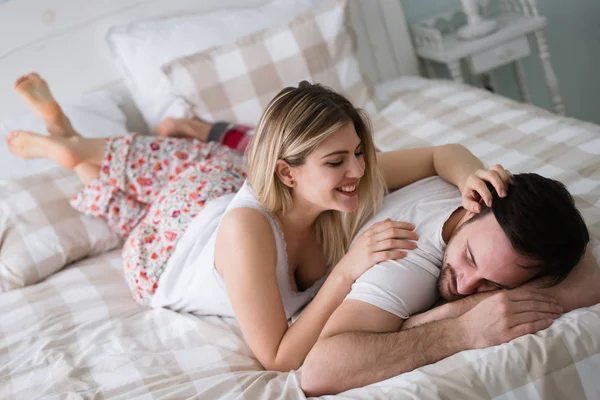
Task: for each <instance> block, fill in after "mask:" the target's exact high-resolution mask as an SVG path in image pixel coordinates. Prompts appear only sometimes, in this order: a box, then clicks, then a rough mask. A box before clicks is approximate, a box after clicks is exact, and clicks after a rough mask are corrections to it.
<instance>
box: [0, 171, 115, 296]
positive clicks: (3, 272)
mask: <svg viewBox="0 0 600 400" xmlns="http://www.w3.org/2000/svg"><path fill="white" fill-rule="evenodd" d="M80 187H81V183H80V181H79V179H78V178H77V176H76V175H75V174H73V172H71V171H68V170H65V169H62V168H55V169H50V170H48V171H45V172H41V173H38V174H36V175H31V176H26V177H22V178H19V179H13V180H1V181H0V293H1V292H6V291H9V290H13V289H18V288H22V287H25V286H27V285H32V284H35V283H37V282H39V281H41V280H43V279H45V278H46V277H48V276H49V275H51V274H53V273H54V272H56V271H58V270H59V269H61V268H63V267H64V266H65V265H67V264H69V263H72V262H74V261H77V260H79V259H82V258H84V257H87V256H91V255H95V254H99V253H103V252H105V251H108V250H111V249H114V248H116V247H117V246H119V245H120V239H119V238H118V237H117V235H116V234H114V233H113V232H112V231H111V230H110V228H109V227H108V225H107V224H106V222H105V221H103V220H101V219H99V218H94V217H89V216H85V215H83V214H80V213H79V212H78V211H76V210H75V209H73V208H72V207H71V206H70V204H69V200H70V198H71V197H72V196H74V195H75V194H76V193H77V191H78V190H79V189H80Z"/></svg>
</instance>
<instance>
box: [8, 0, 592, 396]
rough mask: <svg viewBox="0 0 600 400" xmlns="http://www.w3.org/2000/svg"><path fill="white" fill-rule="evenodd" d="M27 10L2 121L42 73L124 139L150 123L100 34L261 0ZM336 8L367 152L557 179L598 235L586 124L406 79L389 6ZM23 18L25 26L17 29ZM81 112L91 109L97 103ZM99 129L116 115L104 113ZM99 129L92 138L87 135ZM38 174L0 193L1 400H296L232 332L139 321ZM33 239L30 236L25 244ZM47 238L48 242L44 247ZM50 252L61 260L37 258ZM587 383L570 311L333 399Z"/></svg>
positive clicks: (197, 321) (205, 320) (223, 324)
mask: <svg viewBox="0 0 600 400" xmlns="http://www.w3.org/2000/svg"><path fill="white" fill-rule="evenodd" d="M31 3H32V2H26V1H24V0H13V1H9V2H7V3H4V4H2V3H0V33H4V34H3V35H0V37H8V36H7V34H6V33H7V32H3V30H9V29H10V24H9V23H7V22H8V20H9V19H10V18H11V16H12V18H14V15H23V17H22V19H23V21H22V22H23V24H24V26H27V27H28V28H30V29H26V30H24V34H23V35H22V36H21V37H18V38H15V39H14V41H13V40H11V41H10V42H8V41H3V42H0V46H2V47H0V51H1V52H2V53H0V70H1V71H2V77H1V79H0V104H2V109H0V120H3V119H4V120H5V119H8V118H12V117H13V116H14V115H17V114H19V113H20V112H22V111H23V110H24V109H23V107H22V106H21V105H20V103H19V102H18V101H17V100H16V97H14V95H13V94H12V91H11V90H10V87H11V84H12V81H13V79H14V78H16V77H17V76H18V75H19V74H21V73H22V72H24V69H26V70H37V71H39V72H40V73H41V74H42V75H43V76H44V77H45V78H46V79H47V80H48V81H49V82H51V84H52V88H53V91H54V92H55V94H56V95H57V97H58V98H59V99H69V98H73V97H75V96H79V95H81V94H88V93H92V95H93V94H94V93H96V92H98V91H99V90H102V91H103V92H106V91H108V93H109V94H110V95H114V96H115V97H118V99H119V101H118V103H119V105H120V106H121V108H122V109H123V110H125V119H124V120H123V121H122V125H124V126H125V125H126V126H127V128H128V129H129V130H138V131H148V126H147V125H148V124H147V122H148V118H145V117H146V116H145V115H143V114H144V113H143V112H140V110H139V108H138V107H137V104H136V103H134V101H133V100H132V96H131V93H130V87H128V86H126V85H125V84H124V83H123V78H122V76H123V75H122V73H123V71H122V68H121V70H119V69H118V68H116V67H115V66H114V64H113V62H112V59H111V54H110V53H109V51H108V50H107V46H106V42H105V40H104V36H105V34H106V31H107V29H108V28H110V27H112V26H115V25H119V24H126V23H133V22H135V21H138V20H145V19H152V18H159V17H160V18H164V17H174V16H179V15H190V14H199V13H207V12H210V11H213V10H216V9H218V8H222V9H225V8H227V9H229V8H236V7H240V6H242V5H244V6H253V7H258V6H260V5H262V4H263V3H265V2H264V1H253V0H244V1H223V0H221V1H212V0H211V1H203V2H194V1H184V0H179V1H170V2H161V1H147V2H137V1H134V0H129V1H117V0H111V1H104V2H99V3H98V4H93V5H92V4H90V5H88V7H86V8H85V9H80V8H79V9H77V6H78V5H79V3H76V2H75V1H73V0H70V1H46V2H43V3H41V2H39V3H38V4H31ZM34 3H35V2H34ZM349 4H350V7H351V14H350V17H351V18H350V23H351V24H352V26H353V27H354V30H355V32H356V35H357V39H358V58H359V61H360V68H361V70H362V71H363V73H365V74H366V75H368V76H369V77H370V78H371V80H372V81H374V82H376V83H377V86H376V87H375V94H376V97H375V98H376V99H377V100H376V103H377V104H376V106H377V108H376V111H373V112H372V113H371V117H372V120H373V127H374V132H375V137H376V142H377V145H378V147H379V148H381V149H383V150H388V149H395V148H401V147H414V146H423V145H439V144H444V143H452V142H457V143H462V144H464V145H465V146H467V147H468V148H469V149H471V151H473V152H474V153H475V154H476V155H477V156H479V157H480V158H482V160H484V162H485V163H486V164H488V165H491V164H495V163H502V164H503V165H504V166H505V167H506V168H507V169H509V170H511V171H512V172H526V171H527V172H537V173H540V174H542V175H545V176H548V177H551V178H555V179H559V180H561V181H562V182H564V183H565V184H566V185H567V186H568V188H569V189H570V191H571V193H573V195H574V196H575V198H576V202H577V206H578V207H579V209H580V210H581V212H582V214H583V216H584V218H585V220H586V222H587V224H588V226H589V228H590V232H591V234H592V236H593V237H595V238H599V237H600V188H599V185H600V163H599V162H598V154H600V127H599V126H596V125H593V124H589V123H585V122H582V121H578V120H574V119H569V118H565V117H558V116H556V115H554V114H551V113H549V112H546V111H544V110H540V109H538V108H536V107H533V106H530V105H524V104H520V103H516V102H513V101H511V100H508V99H506V98H502V97H499V96H497V95H494V94H491V93H489V92H485V91H482V90H479V89H476V88H472V87H467V86H464V85H460V84H456V83H452V82H448V81H434V80H427V79H424V78H419V77H418V76H416V75H418V65H417V62H416V58H415V56H414V52H413V49H412V45H411V43H410V40H409V38H408V34H407V33H408V31H407V27H406V23H405V20H404V15H403V12H402V8H401V4H400V2H398V1H391V0H378V1H376V2H368V3H367V2H364V1H361V2H359V1H358V0H350V2H349ZM26 9H30V10H32V9H35V10H37V13H29V14H27V15H31V17H25V15H26V14H24V12H25V10H26ZM73 10H76V11H77V12H75V11H73ZM5 11H6V12H5ZM37 18H40V20H39V21H38V20H37ZM12 37H13V38H14V36H12ZM67 50H68V51H67ZM81 55H85V57H83V56H81ZM103 96H104V94H103ZM86 101H88V103H86V104H88V108H89V107H94V105H95V104H96V103H94V101H97V99H95V98H93V99H92V100H89V98H88V100H86ZM90 101H91V103H90ZM103 104H104V103H103ZM81 109H82V108H81V107H79V108H74V109H73V112H74V113H75V112H77V111H78V110H81ZM103 115H117V116H118V115H119V114H118V112H117V111H114V112H113V111H111V110H109V109H108V107H107V108H106V109H105V110H104V111H103ZM115 118H117V117H115ZM109 119H110V118H109ZM117 119H118V118H117ZM82 121H83V120H82ZM83 123H84V122H82V124H83ZM8 125H10V124H8ZM92 125H93V126H95V127H96V128H98V126H99V123H98V122H93V123H92ZM150 125H151V123H150ZM109 128H110V126H109V125H106V127H104V126H103V127H102V129H99V131H100V132H98V135H101V134H102V130H106V129H109ZM123 129H124V128H123ZM113 133H114V132H113ZM117 133H118V132H117ZM44 168H47V166H45V165H41V166H40V169H39V170H38V172H37V176H36V175H31V176H30V177H26V178H22V179H20V180H19V181H16V180H13V179H4V180H2V181H1V182H0V197H2V199H1V200H0V229H2V230H3V233H2V235H0V270H1V269H2V268H5V267H6V264H7V263H8V261H7V254H9V253H10V252H11V251H13V252H14V249H15V248H17V249H20V247H19V246H24V247H23V250H22V251H21V250H20V252H19V254H18V257H21V256H22V253H24V252H29V253H31V254H32V256H31V258H32V259H33V260H34V261H35V265H36V271H35V273H34V274H33V275H32V276H27V277H22V279H20V278H19V279H20V280H19V279H17V278H15V280H14V282H13V281H10V280H7V279H5V280H4V281H2V282H0V315H1V316H2V318H0V397H1V398H6V399H37V398H44V399H46V398H47V399H59V398H60V399H62V398H85V399H88V398H90V399H91V398H110V399H131V398H136V399H137V398H139V399H162V398H165V399H166V398H168V399H179V398H202V399H217V398H226V399H259V398H265V399H266V398H268V399H279V398H280V399H304V398H305V396H304V394H303V392H302V390H301V389H300V373H301V371H292V372H290V373H278V372H271V371H265V370H263V369H262V367H261V366H260V364H259V363H258V361H257V360H256V359H255V358H254V357H253V355H252V353H251V351H250V349H249V348H248V346H247V345H246V344H245V342H244V340H243V337H242V334H241V331H240V330H239V328H238V326H237V325H236V323H235V321H234V320H231V319H227V318H219V317H197V316H194V315H190V314H185V313H176V312H173V311H170V310H165V309H154V310H144V309H142V308H141V307H139V306H138V305H137V304H136V303H135V302H134V301H133V300H132V299H131V297H130V295H129V291H128V288H127V286H126V283H125V281H124V280H123V277H122V272H121V259H120V250H119V243H118V241H116V239H115V238H114V237H112V236H111V235H110V232H106V230H105V227H103V226H102V225H101V224H99V223H98V222H97V221H90V220H84V219H81V220H77V221H78V224H80V226H82V227H84V228H85V230H84V231H83V232H84V234H83V236H87V237H88V238H89V240H87V241H86V246H87V247H86V246H83V245H82V244H81V243H80V241H79V239H80V238H79V237H77V236H78V235H74V234H73V232H74V231H73V228H72V225H69V227H67V228H64V227H62V225H61V224H62V223H63V222H64V220H65V219H66V218H67V217H62V216H63V215H71V217H69V218H72V219H73V218H75V217H72V214H69V212H70V211H69V210H68V198H69V196H70V195H72V194H73V193H74V191H76V190H77V186H76V182H75V181H74V180H73V179H72V178H73V177H72V175H71V174H69V173H66V172H64V171H56V170H52V171H51V172H47V171H46V170H45V169H44ZM46 173H47V174H50V175H44V174H46ZM49 176H51V177H52V179H49V178H48V177H49ZM74 182H75V183H74ZM49 198H50V199H51V200H52V204H53V206H52V208H51V209H49V210H50V211H48V212H45V213H44V215H42V216H40V215H39V213H38V211H39V210H38V209H45V208H44V207H46V205H47V204H48V199H49ZM11 199H12V200H11ZM27 204H29V205H30V206H27ZM11 207H13V208H11ZM34 209H35V211H36V214H35V215H33V216H31V215H30V214H31V212H32V211H31V210H34ZM28 218H29V219H28ZM42 220H43V221H45V222H44V223H42V222H40V221H42ZM15 221H16V222H15ZM23 221H26V222H28V224H29V225H27V224H25V223H24V222H23ZM11 224H12V225H11ZM18 224H21V225H18ZM7 226H13V228H14V227H17V228H19V227H20V228H19V229H16V228H15V229H14V230H15V231H18V232H17V233H18V234H13V236H9V234H6V232H5V231H4V230H5V229H6V227H7ZM23 227H25V228H23ZM63 228H64V229H63ZM81 229H83V228H81ZM9 233H10V232H9ZM13 233H14V232H13ZM36 235H38V236H36ZM43 235H47V236H43ZM48 235H49V236H48ZM15 237H16V238H17V239H11V238H15ZM30 237H37V238H38V239H37V242H36V245H35V246H32V245H31V243H29V242H28V240H29V239H27V238H30ZM49 237H50V238H51V239H52V240H55V241H56V240H58V239H57V237H58V238H59V239H60V241H59V242H52V244H49V245H48V246H44V245H43V243H44V239H43V238H49ZM39 238H42V239H39ZM10 240H13V241H12V242H11V241H10ZM48 240H50V239H48ZM596 243H597V242H595V243H594V246H595V247H594V254H595V255H596V257H597V258H598V257H600V247H599V246H598V245H597V244H596ZM58 247H60V248H62V249H68V251H65V252H63V254H61V256H60V257H50V256H48V257H46V256H44V257H42V256H41V254H42V253H43V254H47V253H50V252H52V251H55V250H56V248H58ZM15 257H16V256H15ZM18 257H17V258H16V259H20V258H18ZM23 262H25V261H23ZM3 263H4V264H3ZM17 267H19V265H17ZM13 272H14V271H13ZM18 273H19V271H16V272H14V274H18ZM0 276H1V277H2V278H3V279H4V278H5V277H6V275H0ZM46 276H47V277H46ZM44 277H46V278H45V279H44ZM38 281H40V282H39V283H38ZM30 282H31V284H29V283H30ZM33 282H36V283H33ZM13 283H14V285H17V286H18V285H19V284H20V285H21V286H24V287H22V288H15V287H14V285H13V286H12V287H11V284H13ZM598 371H600V305H596V306H592V307H588V308H583V309H579V310H575V311H572V312H570V313H567V314H565V315H564V316H562V317H561V318H560V319H558V320H557V321H555V322H554V324H553V325H552V326H551V327H550V328H549V329H547V330H544V331H542V332H539V333H537V334H536V335H527V336H524V337H521V338H518V339H516V340H514V341H512V342H510V343H508V344H505V345H501V346H496V347H493V348H489V349H485V350H477V351H465V352H461V353H458V354H456V355H454V356H451V357H449V358H447V359H444V360H442V361H440V362H438V363H435V364H433V365H429V366H425V367H422V368H419V369H417V370H415V371H413V372H409V373H406V374H402V375H400V376H397V377H394V378H391V379H388V380H386V381H383V382H379V383H376V384H373V385H370V386H367V387H364V388H358V389H354V390H350V391H347V392H345V393H342V394H340V395H338V396H332V397H331V398H345V399H372V398H398V399H460V398H465V399H466V398H469V399H491V398H493V399H525V398H527V399H564V398H570V399H585V398H587V399H597V398H600V384H599V383H598V379H597V378H598Z"/></svg>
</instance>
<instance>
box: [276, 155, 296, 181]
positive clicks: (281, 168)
mask: <svg viewBox="0 0 600 400" xmlns="http://www.w3.org/2000/svg"><path fill="white" fill-rule="evenodd" d="M275 173H276V174H277V177H279V180H280V181H281V182H283V184H284V185H286V186H288V187H294V186H295V185H296V180H295V179H294V171H293V169H292V167H291V166H290V164H288V163H287V162H285V161H284V160H277V163H276V164H275Z"/></svg>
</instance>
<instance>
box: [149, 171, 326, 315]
mask: <svg viewBox="0 0 600 400" xmlns="http://www.w3.org/2000/svg"><path fill="white" fill-rule="evenodd" d="M242 207H247V208H252V209H255V210H257V211H259V212H260V213H261V214H262V215H264V216H265V217H266V218H267V219H268V220H269V223H270V224H271V229H272V230H273V236H274V238H275V245H276V248H277V266H276V273H277V283H278V285H279V293H280V295H281V299H282V301H283V307H284V309H285V315H286V317H287V318H288V319H289V318H290V317H291V316H292V315H293V314H294V313H295V312H296V311H298V310H299V309H300V308H301V307H302V306H304V305H305V304H306V303H308V302H309V301H310V300H311V299H312V298H313V297H314V295H315V294H316V292H317V290H319V288H320V287H321V285H322V284H323V282H324V281H325V277H323V278H321V279H320V280H319V281H317V282H315V284H313V285H312V286H311V287H310V288H308V289H307V290H305V291H303V292H295V291H293V290H292V286H291V285H290V281H289V272H288V271H289V267H288V262H287V252H286V244H285V240H284V237H283V232H282V231H281V229H280V227H279V223H278V222H277V220H276V219H275V218H274V217H273V215H272V214H270V213H269V212H267V211H266V210H265V209H264V208H263V207H262V206H261V205H260V203H259V201H258V199H257V198H256V196H255V194H254V191H253V190H252V188H251V187H250V185H249V184H248V182H247V181H246V182H245V183H244V185H243V186H242V188H241V189H240V191H239V192H237V193H236V194H230V195H226V196H223V197H221V198H219V199H216V200H212V201H210V202H209V203H207V204H206V205H205V207H204V210H202V211H201V212H200V213H199V214H198V215H197V216H196V217H195V218H194V220H193V221H192V223H191V224H190V226H189V228H188V230H187V231H186V232H185V234H184V235H183V237H182V238H181V240H180V241H179V243H178V244H177V248H176V249H175V252H174V253H173V255H172V256H171V258H170V259H169V261H168V262H167V266H166V267H165V270H164V271H163V273H162V274H161V276H160V278H159V281H158V288H157V290H156V292H155V294H154V295H153V296H152V299H151V305H152V307H165V308H170V309H172V310H175V311H184V312H191V313H194V314H198V315H219V316H226V317H235V315H234V313H233V308H232V306H231V302H230V301H229V296H228V295H227V289H226V287H225V281H224V280H223V278H222V277H221V275H220V274H219V273H218V272H217V270H216V268H215V242H216V237H217V230H218V227H219V225H220V223H221V220H222V219H223V217H224V216H225V214H227V213H228V212H229V211H231V210H233V209H235V208H242ZM235 246H236V244H235V243H234V244H232V250H234V249H235ZM257 289H259V288H257Z"/></svg>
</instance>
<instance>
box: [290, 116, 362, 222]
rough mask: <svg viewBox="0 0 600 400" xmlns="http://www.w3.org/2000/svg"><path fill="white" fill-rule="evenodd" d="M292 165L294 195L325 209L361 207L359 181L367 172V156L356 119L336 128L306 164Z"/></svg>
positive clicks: (309, 157)
mask: <svg viewBox="0 0 600 400" xmlns="http://www.w3.org/2000/svg"><path fill="white" fill-rule="evenodd" d="M292 169H293V170H294V180H295V181H296V185H295V187H294V196H297V197H300V198H301V199H303V200H305V201H307V202H309V203H311V204H312V205H314V206H316V207H317V208H318V209H320V210H322V211H324V210H337V211H342V212H351V211H355V210H356V209H358V205H359V199H358V184H359V183H360V179H361V178H362V176H363V175H364V172H365V159H364V156H363V148H362V143H361V140H360V138H359V137H358V135H357V133H356V130H355V129H354V125H353V124H352V123H348V124H346V125H344V126H343V127H342V128H340V129H339V130H337V131H336V132H334V133H333V134H332V135H331V136H330V137H328V138H327V139H326V140H325V141H324V142H323V143H321V145H320V146H319V147H318V148H317V149H316V150H315V151H314V152H313V153H312V154H311V155H310V156H308V157H307V158H306V162H305V163H304V164H303V165H301V166H298V167H293V168H292Z"/></svg>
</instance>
